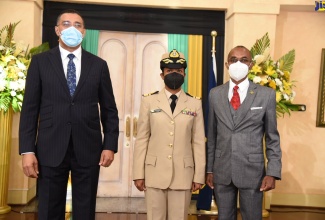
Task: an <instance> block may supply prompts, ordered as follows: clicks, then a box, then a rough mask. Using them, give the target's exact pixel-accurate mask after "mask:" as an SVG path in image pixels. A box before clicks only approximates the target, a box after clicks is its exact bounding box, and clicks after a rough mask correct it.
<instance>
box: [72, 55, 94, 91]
mask: <svg viewBox="0 0 325 220" xmlns="http://www.w3.org/2000/svg"><path fill="white" fill-rule="evenodd" d="M90 67H91V59H90V58H89V53H88V52H87V51H85V50H84V49H82V53H81V73H80V78H79V82H78V85H77V88H76V91H75V93H74V95H73V96H74V97H75V96H76V95H77V94H78V93H79V91H80V89H81V87H82V86H83V84H84V83H85V81H86V79H87V77H88V75H89V73H90Z"/></svg>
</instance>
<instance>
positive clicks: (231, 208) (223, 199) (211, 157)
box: [206, 46, 281, 220]
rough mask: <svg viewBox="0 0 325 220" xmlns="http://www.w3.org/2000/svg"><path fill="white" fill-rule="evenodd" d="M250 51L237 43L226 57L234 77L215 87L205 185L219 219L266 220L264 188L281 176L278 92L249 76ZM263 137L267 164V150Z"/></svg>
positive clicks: (272, 184) (272, 187) (210, 103)
mask: <svg viewBox="0 0 325 220" xmlns="http://www.w3.org/2000/svg"><path fill="white" fill-rule="evenodd" d="M251 65H252V58H251V54H250V51H249V50H248V49H247V48H245V47H243V46H237V47H235V48H234V49H232V50H231V51H230V53H229V55H228V62H227V63H226V67H227V69H228V70H229V74H230V78H231V80H230V81H229V82H227V83H225V84H223V85H221V86H218V87H216V88H214V89H212V90H211V92H210V96H209V106H210V107H209V120H208V121H209V125H208V147H207V178H206V183H207V184H208V185H209V186H210V187H211V188H214V192H215V197H216V201H217V206H218V220H235V219H237V195H238V192H239V201H240V211H241V214H242V218H243V220H261V219H262V199H263V191H268V190H271V189H274V188H275V180H276V179H280V178H281V149H280V137H279V133H278V130H277V119H276V99H275V91H274V90H273V89H271V88H268V87H264V86H260V85H257V84H255V83H253V82H251V81H249V80H248V78H247V75H248V71H249V69H250V68H251ZM264 137H265V144H266V158H267V167H266V169H265V161H264V154H263V138H264Z"/></svg>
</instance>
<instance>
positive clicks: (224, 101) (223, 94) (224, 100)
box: [217, 82, 234, 127]
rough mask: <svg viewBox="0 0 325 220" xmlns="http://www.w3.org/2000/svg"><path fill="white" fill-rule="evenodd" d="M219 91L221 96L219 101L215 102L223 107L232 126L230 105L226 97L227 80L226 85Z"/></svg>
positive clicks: (227, 90) (227, 89)
mask: <svg viewBox="0 0 325 220" xmlns="http://www.w3.org/2000/svg"><path fill="white" fill-rule="evenodd" d="M220 92H221V95H220V97H222V98H221V103H217V105H220V106H221V108H223V109H225V111H224V113H225V114H226V118H227V121H228V122H229V123H230V124H231V127H234V120H233V118H232V115H231V109H230V108H231V107H230V104H229V99H228V92H229V82H227V84H226V86H224V87H223V89H222V90H221V91H220Z"/></svg>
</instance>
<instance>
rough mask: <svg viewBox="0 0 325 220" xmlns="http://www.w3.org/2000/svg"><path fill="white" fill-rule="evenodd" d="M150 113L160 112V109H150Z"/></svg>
mask: <svg viewBox="0 0 325 220" xmlns="http://www.w3.org/2000/svg"><path fill="white" fill-rule="evenodd" d="M150 112H151V113H157V112H161V109H160V108H157V109H151V110H150Z"/></svg>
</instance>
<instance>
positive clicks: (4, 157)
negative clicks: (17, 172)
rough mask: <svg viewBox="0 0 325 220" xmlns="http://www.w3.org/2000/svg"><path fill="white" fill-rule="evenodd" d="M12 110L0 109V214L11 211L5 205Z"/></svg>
mask: <svg viewBox="0 0 325 220" xmlns="http://www.w3.org/2000/svg"><path fill="white" fill-rule="evenodd" d="M12 116H13V111H12V109H11V108H10V109H9V110H8V111H7V112H4V111H3V110H0V214H5V213H8V212H10V211H11V207H10V206H8V205H7V200H8V182H9V166H10V152H11V132H12Z"/></svg>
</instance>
